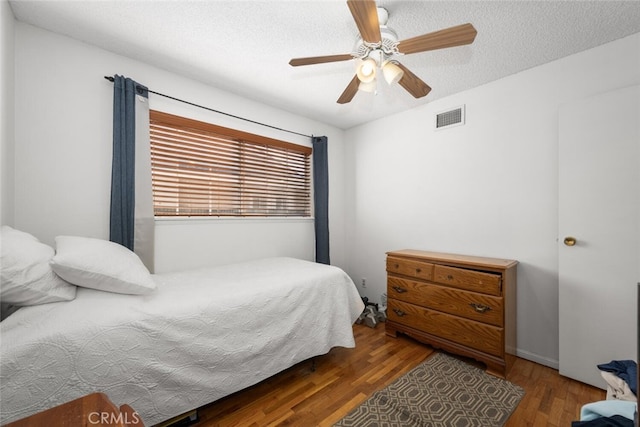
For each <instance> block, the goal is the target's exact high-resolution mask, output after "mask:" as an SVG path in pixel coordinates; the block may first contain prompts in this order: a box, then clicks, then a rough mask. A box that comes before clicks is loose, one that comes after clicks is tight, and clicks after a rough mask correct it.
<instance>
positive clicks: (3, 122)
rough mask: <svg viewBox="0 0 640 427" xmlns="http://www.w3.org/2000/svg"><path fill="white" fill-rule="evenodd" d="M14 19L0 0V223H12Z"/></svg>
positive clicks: (4, 1)
mask: <svg viewBox="0 0 640 427" xmlns="http://www.w3.org/2000/svg"><path fill="white" fill-rule="evenodd" d="M14 26H15V20H14V18H13V12H12V11H11V7H10V6H9V2H8V1H7V0H0V169H1V170H2V171H1V172H0V224H6V225H13V223H14V209H13V208H14V188H13V185H14V178H13V174H14V168H13V153H14V139H13V138H14V125H13V118H14V116H13V101H14V96H15V95H14V89H13V79H14V37H13V30H14Z"/></svg>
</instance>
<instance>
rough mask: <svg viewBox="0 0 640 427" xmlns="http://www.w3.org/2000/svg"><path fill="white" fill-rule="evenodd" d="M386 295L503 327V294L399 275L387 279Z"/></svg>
mask: <svg viewBox="0 0 640 427" xmlns="http://www.w3.org/2000/svg"><path fill="white" fill-rule="evenodd" d="M387 295H388V297H389V298H394V299H397V300H400V301H404V302H409V303H412V304H416V305H420V306H424V307H427V308H432V309H434V310H438V311H443V312H445V313H449V314H454V315H456V316H461V317H466V318H467V319H472V320H477V321H479V322H483V323H489V324H492V325H495V326H504V315H503V310H504V305H503V302H504V301H503V299H502V298H500V297H494V296H490V295H484V294H479V293H476V292H468V291H463V290H459V289H454V288H450V287H447V286H440V285H435V284H433V283H425V282H417V281H414V280H408V279H402V278H400V277H389V278H388V279H387Z"/></svg>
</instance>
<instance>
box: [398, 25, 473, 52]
mask: <svg viewBox="0 0 640 427" xmlns="http://www.w3.org/2000/svg"><path fill="white" fill-rule="evenodd" d="M476 34H478V32H477V31H476V29H475V28H474V27H473V25H471V24H462V25H458V26H455V27H450V28H445V29H444V30H440V31H434V32H433V33H429V34H423V35H421V36H417V37H412V38H410V39H406V40H401V41H399V42H398V51H400V53H404V54H408V53H417V52H425V51H427V50H435V49H443V48H445V47H454V46H462V45H465V44H471V43H473V41H474V40H475V38H476Z"/></svg>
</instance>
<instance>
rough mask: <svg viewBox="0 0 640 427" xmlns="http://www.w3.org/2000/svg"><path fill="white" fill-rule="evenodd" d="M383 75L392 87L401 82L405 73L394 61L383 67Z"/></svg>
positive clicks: (386, 63)
mask: <svg viewBox="0 0 640 427" xmlns="http://www.w3.org/2000/svg"><path fill="white" fill-rule="evenodd" d="M382 75H383V76H384V79H385V80H386V81H387V83H388V84H390V85H392V84H394V83H398V82H399V81H400V79H401V78H402V76H404V71H402V69H401V68H400V67H398V65H396V64H395V63H394V62H393V61H387V62H385V63H384V64H383V65H382Z"/></svg>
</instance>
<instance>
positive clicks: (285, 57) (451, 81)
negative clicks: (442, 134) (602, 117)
mask: <svg viewBox="0 0 640 427" xmlns="http://www.w3.org/2000/svg"><path fill="white" fill-rule="evenodd" d="M10 4H11V8H12V10H13V12H14V15H15V16H16V19H17V20H19V21H23V22H26V23H29V24H32V25H35V26H38V27H42V28H45V29H47V30H51V31H54V32H57V33H61V34H65V35H68V36H70V37H73V38H75V39H78V40H82V41H85V42H87V43H90V44H93V45H96V46H99V47H102V48H104V49H107V50H109V51H112V52H115V53H118V54H121V55H124V56H127V57H130V58H135V59H139V60H141V61H144V62H146V63H148V64H152V65H155V66H157V67H160V68H163V69H166V70H169V71H172V72H174V73H177V74H180V75H184V76H186V77H190V78H193V79H195V80H199V81H201V82H204V83H206V84H209V85H211V86H214V87H218V88H220V89H224V90H226V91H229V92H233V93H236V94H238V95H241V96H243V97H246V98H251V99H254V100H257V101H260V102H262V103H265V104H269V105H273V106H276V107H278V108H281V109H284V110H288V111H291V112H294V113H296V114H299V115H303V116H308V117H311V118H313V119H316V120H319V121H322V122H326V123H330V124H333V125H335V126H337V127H340V128H343V129H347V128H350V127H352V126H355V125H358V124H361V123H365V122H368V121H370V120H374V119H377V118H380V117H384V116H387V115H390V114H394V113H397V112H400V111H403V110H407V109H409V108H412V107H415V106H418V105H422V104H425V103H428V102H430V101H433V100H435V99H437V98H441V97H444V96H447V95H451V94H453V93H456V92H460V91H463V90H466V89H469V88H472V87H476V86H478V85H481V84H484V83H487V82H490V81H493V80H497V79H499V78H502V77H505V76H507V75H510V74H514V73H517V72H519V71H522V70H525V69H528V68H531V67H534V66H537V65H540V64H543V63H546V62H549V61H553V60H555V59H558V58H561V57H564V56H567V55H571V54H573V53H576V52H580V51H583V50H586V49H589V48H592V47H595V46H598V45H601V44H604V43H607V42H610V41H613V40H616V39H619V38H622V37H625V36H627V35H630V34H634V33H638V32H640V0H634V1H608V0H600V1H580V0H569V1H394V0H379V1H378V5H379V6H382V7H385V8H386V9H387V10H388V12H389V22H388V26H389V27H391V28H393V29H394V30H395V31H396V32H397V33H398V36H399V38H400V40H402V39H407V38H410V37H413V36H416V35H421V34H425V33H428V32H432V31H436V30H440V29H443V28H447V27H450V26H454V25H458V24H463V23H467V22H470V23H472V24H473V25H474V27H475V28H476V29H477V31H478V35H477V37H476V39H475V42H474V43H473V44H471V45H468V46H461V47H454V48H449V49H444V50H438V51H432V52H423V53H417V54H411V55H406V56H402V57H400V58H399V59H400V61H401V62H402V63H403V64H404V65H405V66H407V67H408V68H409V69H410V70H411V71H413V73H414V74H416V75H417V76H418V77H420V78H421V79H422V80H424V81H425V82H426V83H427V84H428V85H429V86H431V87H432V88H433V90H432V91H431V92H430V93H429V95H427V96H426V97H424V98H421V99H414V98H413V97H411V96H410V95H409V94H408V93H407V92H405V91H404V89H402V87H400V86H398V85H395V86H387V85H386V83H384V81H382V82H381V83H380V84H379V85H378V86H379V87H378V93H377V95H374V94H370V93H366V92H358V93H357V94H356V96H355V98H354V99H353V101H352V102H351V103H349V104H345V105H339V104H337V103H336V100H337V98H338V96H339V95H340V94H341V93H342V91H343V90H344V89H345V87H346V86H347V84H348V83H349V81H350V80H351V78H352V77H353V75H354V70H355V68H354V61H346V62H336V63H329V64H318V65H310V66H304V67H295V68H294V67H291V66H289V65H288V62H289V59H291V58H294V57H306V56H320V55H332V54H344V53H350V52H351V50H352V48H353V45H354V42H355V40H356V36H357V28H356V26H355V23H354V21H353V18H352V16H351V13H350V12H349V8H348V7H347V4H346V2H345V1H343V0H340V1H338V0H323V1H301V0H296V1H294V0H288V1H277V0H271V1H269V0H249V1H238V0H234V1H220V0H210V1H191V0H181V1H178V0H175V1H158V0H136V1H122V0H119V1H115V0H111V1H95V0H87V1H77V0H75V1H57V0H47V1H31V0H13V1H10ZM131 77H133V78H135V76H131ZM150 89H153V90H156V91H159V92H163V88H155V87H151V88H150ZM171 95H174V96H180V94H173V93H172V94H171ZM211 107H212V108H219V107H220V106H216V105H212V106H211Z"/></svg>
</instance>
